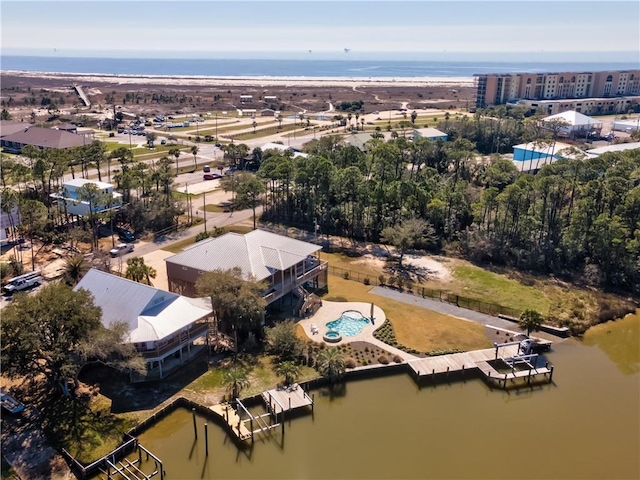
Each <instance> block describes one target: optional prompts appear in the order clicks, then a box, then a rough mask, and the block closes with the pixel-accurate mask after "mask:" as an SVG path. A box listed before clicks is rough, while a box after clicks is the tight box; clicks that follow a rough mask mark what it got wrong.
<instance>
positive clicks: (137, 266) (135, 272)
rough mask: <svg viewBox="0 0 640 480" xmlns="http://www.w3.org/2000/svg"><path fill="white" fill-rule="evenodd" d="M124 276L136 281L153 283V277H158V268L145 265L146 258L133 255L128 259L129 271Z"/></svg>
mask: <svg viewBox="0 0 640 480" xmlns="http://www.w3.org/2000/svg"><path fill="white" fill-rule="evenodd" d="M124 276H125V277H126V278H128V279H130V280H133V281H134V282H138V283H146V284H147V285H153V284H152V283H151V279H152V278H156V269H155V268H153V267H150V266H149V265H145V263H144V258H142V257H133V258H129V259H128V260H127V271H126V272H125V274H124Z"/></svg>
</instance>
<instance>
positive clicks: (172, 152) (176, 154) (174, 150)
mask: <svg viewBox="0 0 640 480" xmlns="http://www.w3.org/2000/svg"><path fill="white" fill-rule="evenodd" d="M168 153H169V156H171V155H173V156H174V157H176V175H177V174H178V158H179V157H180V149H179V148H172V149H170V150H169V152H168Z"/></svg>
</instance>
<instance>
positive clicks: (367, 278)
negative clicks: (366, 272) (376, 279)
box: [362, 277, 371, 285]
mask: <svg viewBox="0 0 640 480" xmlns="http://www.w3.org/2000/svg"><path fill="white" fill-rule="evenodd" d="M362 283H364V284H365V285H370V284H371V280H369V277H364V280H363V281H362Z"/></svg>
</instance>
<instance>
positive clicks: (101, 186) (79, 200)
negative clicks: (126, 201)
mask: <svg viewBox="0 0 640 480" xmlns="http://www.w3.org/2000/svg"><path fill="white" fill-rule="evenodd" d="M86 185H94V186H95V189H96V190H97V192H98V193H99V195H100V198H98V200H97V201H96V202H94V201H92V200H90V199H88V198H87V197H86V196H84V195H83V193H82V192H83V191H86V188H81V187H86ZM50 197H51V198H53V199H55V200H56V203H57V204H58V208H59V209H60V210H61V211H64V212H66V213H68V214H70V215H79V216H83V217H84V216H87V215H89V210H91V211H92V212H93V213H94V214H96V213H102V212H106V211H108V210H117V209H119V208H120V207H121V206H122V194H121V193H118V192H115V191H114V190H113V185H112V184H110V183H105V182H99V181H98V180H89V179H86V178H74V179H73V180H69V181H68V182H65V184H64V185H63V187H62V190H60V191H59V192H57V193H52V194H51V195H50Z"/></svg>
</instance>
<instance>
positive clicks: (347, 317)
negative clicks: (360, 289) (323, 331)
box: [325, 310, 369, 337]
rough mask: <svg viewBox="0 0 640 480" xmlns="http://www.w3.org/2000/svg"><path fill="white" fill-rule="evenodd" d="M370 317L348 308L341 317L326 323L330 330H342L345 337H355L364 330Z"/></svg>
mask: <svg viewBox="0 0 640 480" xmlns="http://www.w3.org/2000/svg"><path fill="white" fill-rule="evenodd" d="M368 323H369V319H368V318H367V317H365V316H364V315H362V314H361V313H360V312H358V311H357V310H347V311H346V312H343V313H342V315H340V318H339V319H337V320H333V321H331V322H328V323H327V324H325V326H326V327H327V328H328V329H329V330H335V331H336V332H340V333H341V334H342V335H343V336H345V337H353V336H354V335H357V334H358V333H360V332H361V331H362V329H363V328H364V326H365V325H367V324H368Z"/></svg>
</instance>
